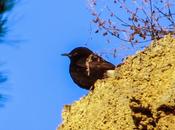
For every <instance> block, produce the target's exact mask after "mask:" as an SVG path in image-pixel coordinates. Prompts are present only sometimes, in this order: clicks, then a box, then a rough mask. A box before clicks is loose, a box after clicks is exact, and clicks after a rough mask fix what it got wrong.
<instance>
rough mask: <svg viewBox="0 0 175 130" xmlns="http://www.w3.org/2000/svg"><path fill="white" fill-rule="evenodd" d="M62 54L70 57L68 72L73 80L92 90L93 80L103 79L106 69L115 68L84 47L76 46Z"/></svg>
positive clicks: (80, 85)
mask: <svg viewBox="0 0 175 130" xmlns="http://www.w3.org/2000/svg"><path fill="white" fill-rule="evenodd" d="M62 56H68V57H69V59H70V67H69V73H70V75H71V77H72V79H73V81H74V82H75V83H76V84H77V85H78V86H79V87H81V88H84V89H87V90H92V89H93V87H94V83H95V81H97V80H98V79H103V78H104V74H105V72H106V71H107V70H114V69H115V66H114V65H113V64H111V63H109V62H107V61H105V60H104V59H103V58H102V57H100V56H98V55H97V54H95V53H93V52H92V51H91V50H89V49H88V48H86V47H77V48H75V49H73V50H72V51H71V52H70V53H65V54H62Z"/></svg>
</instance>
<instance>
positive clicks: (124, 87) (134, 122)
mask: <svg viewBox="0 0 175 130" xmlns="http://www.w3.org/2000/svg"><path fill="white" fill-rule="evenodd" d="M115 73H116V74H113V75H112V76H111V77H108V78H106V79H103V80H98V81H97V82H96V83H95V89H94V90H93V91H92V92H89V94H88V95H87V96H85V97H83V98H82V99H80V100H79V101H76V102H74V103H73V104H72V105H66V106H65V107H64V111H63V114H62V116H63V122H62V124H61V125H60V126H59V127H58V130H175V39H174V38H173V37H172V36H170V35H167V36H166V37H165V38H163V39H160V40H158V41H154V42H153V43H151V45H150V46H149V47H148V48H146V49H145V50H144V51H141V52H138V53H137V54H136V55H134V56H129V57H128V58H127V59H126V60H125V61H124V64H123V65H121V66H120V67H117V68H116V70H115Z"/></svg>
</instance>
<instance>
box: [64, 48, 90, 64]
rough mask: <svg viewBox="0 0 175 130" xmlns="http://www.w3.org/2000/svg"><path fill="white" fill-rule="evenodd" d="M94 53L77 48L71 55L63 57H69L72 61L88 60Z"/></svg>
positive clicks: (65, 54)
mask: <svg viewBox="0 0 175 130" xmlns="http://www.w3.org/2000/svg"><path fill="white" fill-rule="evenodd" d="M92 53H93V52H92V51H91V50H89V49H88V48H86V47H77V48H75V49H73V50H72V51H71V52H70V53H64V54H62V56H67V57H69V58H70V59H71V61H74V60H77V59H80V58H86V57H88V56H89V55H91V54H92Z"/></svg>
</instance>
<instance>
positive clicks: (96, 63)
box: [76, 54, 115, 70]
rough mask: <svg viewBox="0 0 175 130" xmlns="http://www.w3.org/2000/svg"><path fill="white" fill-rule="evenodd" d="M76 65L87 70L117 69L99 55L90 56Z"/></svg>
mask: <svg viewBox="0 0 175 130" xmlns="http://www.w3.org/2000/svg"><path fill="white" fill-rule="evenodd" d="M76 65H77V66H78V67H81V68H86V69H90V70H91V69H94V68H95V69H96V70H110V69H115V66H114V65H113V64H112V63H110V62H107V61H105V60H104V59H102V58H101V57H100V56H98V55H94V54H92V55H90V56H89V57H88V58H85V59H81V60H79V61H77V63H76Z"/></svg>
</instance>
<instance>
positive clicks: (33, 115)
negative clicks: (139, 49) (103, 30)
mask: <svg viewBox="0 0 175 130" xmlns="http://www.w3.org/2000/svg"><path fill="white" fill-rule="evenodd" d="M91 19H92V17H91V15H90V13H89V11H88V9H87V4H86V0H84V1H83V0H75V1H70V0H64V1H63V0H62V1H58V0H45V1H44V2H43V0H25V1H21V2H20V3H18V4H17V6H16V8H15V9H14V10H13V13H12V14H11V17H10V21H9V24H8V25H9V27H10V29H11V30H10V32H9V33H10V35H9V38H12V39H14V40H20V41H21V42H19V43H14V46H8V45H1V46H0V49H1V51H0V61H1V62H3V63H5V64H4V65H3V66H2V67H1V69H3V70H5V72H7V74H8V76H9V80H8V82H6V83H5V84H3V85H2V87H3V88H1V89H0V92H3V93H5V94H7V95H9V99H8V101H7V102H6V103H5V107H3V108H0V117H1V118H0V130H24V129H25V130H55V129H56V127H57V125H58V124H59V123H61V111H62V108H63V106H64V105H65V104H70V103H72V102H73V101H75V100H78V99H79V98H80V97H81V96H83V95H85V94H87V91H85V90H83V89H81V88H78V87H77V86H76V85H75V84H74V83H73V81H72V80H71V78H70V76H69V72H68V67H69V60H68V59H66V58H65V57H61V56H60V54H61V53H64V52H69V51H70V50H72V49H73V48H75V47H77V46H84V44H85V43H88V47H89V48H91V49H92V50H94V51H97V52H98V51H99V52H100V51H101V50H105V49H108V48H110V46H111V45H106V43H105V39H104V38H102V37H101V36H98V35H97V36H93V40H90V41H88V39H89V37H90V31H89V29H90V20H91ZM87 41H88V42H87ZM112 46H114V45H112ZM120 58H121V57H120ZM119 61H120V59H115V60H113V61H111V62H113V63H114V64H116V63H119Z"/></svg>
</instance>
